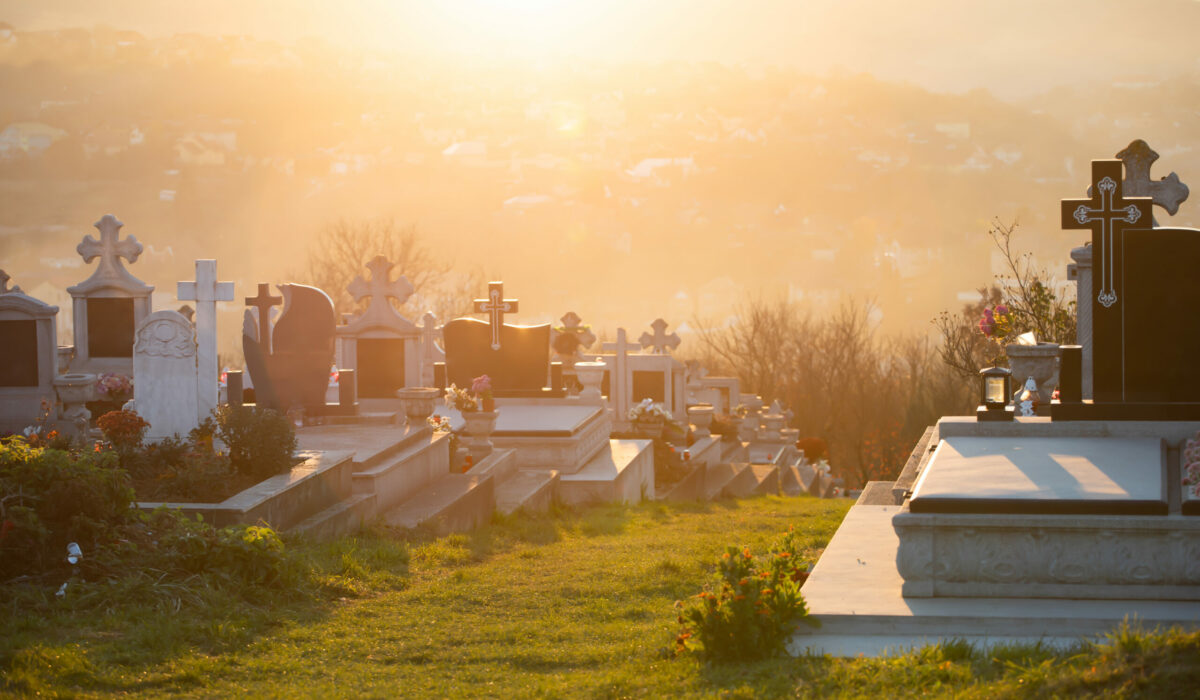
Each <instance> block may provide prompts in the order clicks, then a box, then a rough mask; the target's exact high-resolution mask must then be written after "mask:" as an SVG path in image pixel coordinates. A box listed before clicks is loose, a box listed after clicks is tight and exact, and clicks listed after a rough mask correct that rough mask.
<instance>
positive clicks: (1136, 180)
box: [1089, 139, 1189, 226]
mask: <svg viewBox="0 0 1200 700" xmlns="http://www.w3.org/2000/svg"><path fill="white" fill-rule="evenodd" d="M1117 157H1118V158H1120V159H1121V162H1123V163H1124V164H1125V180H1124V182H1122V183H1121V184H1122V185H1123V186H1124V188H1125V194H1127V195H1129V196H1131V197H1149V198H1150V199H1151V200H1153V201H1154V203H1155V204H1157V205H1158V206H1160V207H1162V208H1163V209H1165V210H1166V211H1167V213H1168V214H1170V215H1171V216H1175V212H1177V211H1179V205H1180V204H1182V203H1184V202H1185V201H1187V198H1188V194H1189V190H1188V186H1187V185H1185V184H1183V183H1182V182H1180V181H1179V176H1178V175H1176V174H1175V173H1171V174H1170V175H1168V176H1166V177H1163V178H1159V179H1158V180H1151V179H1150V166H1152V165H1153V164H1154V161H1156V160H1158V154H1157V153H1155V152H1154V149H1153V148H1150V145H1149V144H1147V143H1146V142H1145V141H1143V140H1141V139H1137V140H1135V141H1134V142H1132V143H1130V144H1129V145H1128V146H1126V147H1125V149H1124V150H1122V151H1121V152H1120V153H1118V154H1117ZM1089 194H1090V193H1089ZM1151 221H1153V219H1151ZM1154 225H1155V226H1158V222H1157V221H1154Z"/></svg>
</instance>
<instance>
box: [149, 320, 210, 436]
mask: <svg viewBox="0 0 1200 700" xmlns="http://www.w3.org/2000/svg"><path fill="white" fill-rule="evenodd" d="M196 358H197V344H196V331H195V328H194V327H193V326H192V324H191V323H190V322H189V321H188V320H187V318H186V317H184V315H183V314H181V313H179V312H178V311H156V312H154V313H152V314H150V315H149V316H147V317H146V320H144V321H142V324H141V325H140V326H138V329H137V340H136V341H135V343H134V348H133V377H134V384H133V386H134V395H133V400H134V405H135V407H136V409H137V412H138V414H139V415H141V416H142V417H143V418H145V419H146V421H147V422H149V423H150V428H149V429H148V430H147V432H146V437H148V438H150V439H152V440H156V439H162V438H167V437H171V436H172V435H176V434H179V435H187V434H188V432H189V431H190V430H192V429H193V428H195V427H196V426H197V425H199V423H200V415H204V416H206V417H207V415H208V414H207V413H205V414H200V412H199V411H200V400H199V397H198V392H199V391H200V388H201V386H200V383H199V382H198V381H197V375H198V369H199V367H198V365H197V359H196ZM214 386H215V385H214Z"/></svg>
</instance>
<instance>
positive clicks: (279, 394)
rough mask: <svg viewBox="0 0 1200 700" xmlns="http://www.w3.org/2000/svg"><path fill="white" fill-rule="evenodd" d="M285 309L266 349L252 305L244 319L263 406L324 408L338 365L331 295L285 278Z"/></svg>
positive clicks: (245, 348) (252, 371)
mask: <svg viewBox="0 0 1200 700" xmlns="http://www.w3.org/2000/svg"><path fill="white" fill-rule="evenodd" d="M278 289H279V291H280V293H281V294H282V296H283V312H282V313H281V314H280V315H279V320H278V321H276V322H275V325H274V327H273V328H272V329H271V336H272V345H273V347H272V349H271V352H269V353H268V352H264V351H263V348H262V343H261V342H260V340H259V337H258V334H259V328H258V325H259V324H258V319H257V318H256V317H255V315H254V314H253V313H251V310H250V309H247V310H246V314H245V317H244V319H243V322H242V350H243V353H244V354H245V357H246V367H247V369H248V370H249V371H250V379H251V381H252V382H253V384H254V392H255V402H256V404H257V405H258V406H262V407H265V408H272V409H275V410H278V411H288V410H290V409H292V408H295V407H299V408H304V409H306V410H310V411H313V412H317V413H319V412H321V411H323V410H324V407H325V390H326V388H327V387H328V385H329V370H330V367H332V366H333V356H334V334H335V332H336V320H335V315H334V309H333V301H332V300H330V298H329V295H327V294H326V293H325V292H323V291H321V290H320V289H317V288H316V287H308V286H305V285H302V284H281V285H279V286H278Z"/></svg>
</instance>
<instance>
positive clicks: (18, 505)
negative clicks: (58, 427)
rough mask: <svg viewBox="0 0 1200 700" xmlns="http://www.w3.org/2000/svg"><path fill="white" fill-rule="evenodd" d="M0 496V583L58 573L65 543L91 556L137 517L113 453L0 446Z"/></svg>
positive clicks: (19, 442) (9, 441)
mask: <svg viewBox="0 0 1200 700" xmlns="http://www.w3.org/2000/svg"><path fill="white" fill-rule="evenodd" d="M0 494H3V495H2V496H0V499H2V500H0V531H2V532H3V536H0V580H3V579H8V578H12V577H14V576H18V575H38V574H41V573H43V572H46V571H48V570H51V569H54V568H62V567H63V566H64V565H65V557H66V546H67V543H69V542H78V543H79V545H80V546H81V547H82V548H83V549H84V551H85V552H87V551H89V550H90V551H95V550H96V549H98V548H99V547H100V546H101V545H102V544H103V543H105V542H108V541H110V540H112V539H113V535H114V530H115V529H116V528H119V527H121V526H123V525H126V524H128V523H129V522H130V521H131V520H132V519H133V518H134V517H135V511H134V510H133V508H132V504H133V488H132V487H131V486H130V482H129V476H128V474H126V472H125V471H124V470H122V469H120V468H118V466H117V459H116V455H114V454H113V453H111V452H82V453H79V454H72V453H70V452H65V451H63V450H55V449H47V448H43V447H32V446H30V445H29V443H28V442H27V441H26V440H25V439H23V438H20V437H12V438H6V439H4V440H0Z"/></svg>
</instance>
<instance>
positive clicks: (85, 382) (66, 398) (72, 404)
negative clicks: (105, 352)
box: [54, 372, 96, 435]
mask: <svg viewBox="0 0 1200 700" xmlns="http://www.w3.org/2000/svg"><path fill="white" fill-rule="evenodd" d="M54 393H56V394H58V402H59V403H60V404H62V412H61V414H60V415H61V417H62V419H63V420H65V421H68V422H69V423H70V424H71V425H72V426H74V427H75V431H76V433H77V434H79V435H83V434H85V433H86V432H87V428H88V421H89V420H90V419H91V417H92V412H91V411H89V410H88V409H87V405H86V404H87V402H89V401H94V400H95V398H96V375H94V374H87V373H84V372H69V373H67V374H60V375H58V376H57V377H55V378H54Z"/></svg>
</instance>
